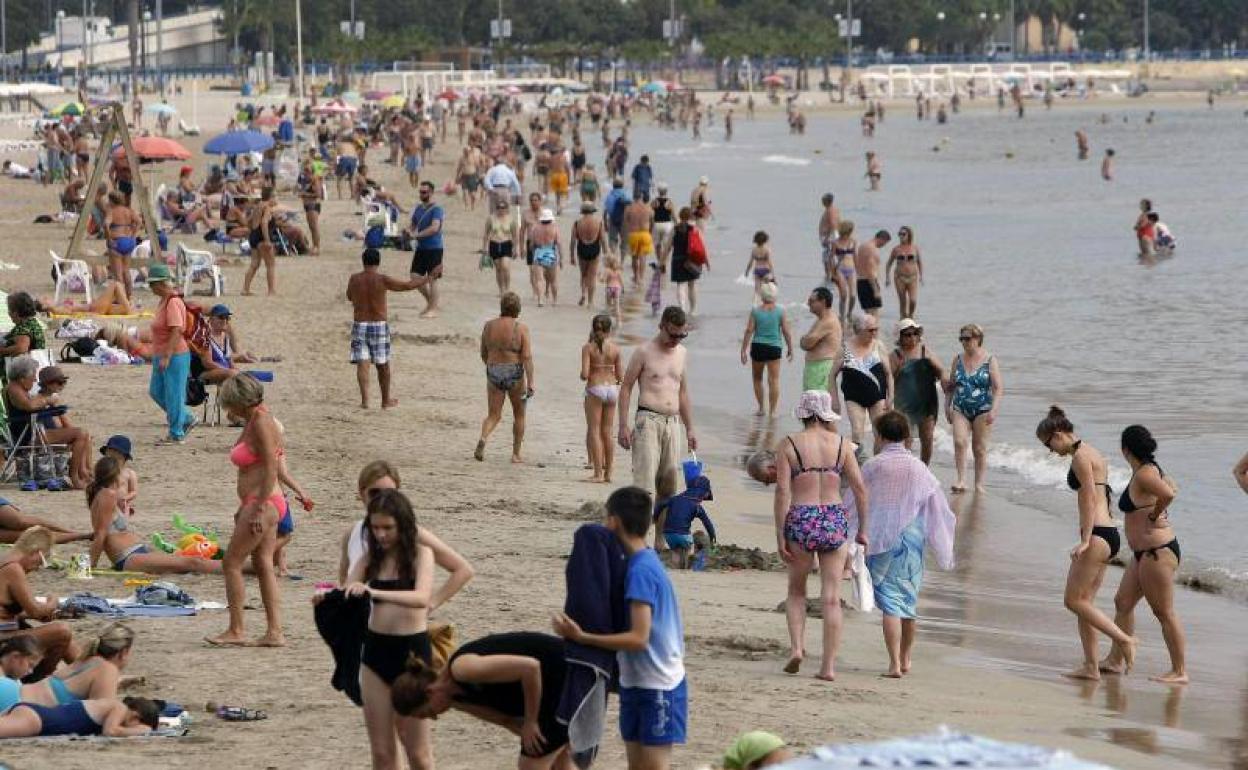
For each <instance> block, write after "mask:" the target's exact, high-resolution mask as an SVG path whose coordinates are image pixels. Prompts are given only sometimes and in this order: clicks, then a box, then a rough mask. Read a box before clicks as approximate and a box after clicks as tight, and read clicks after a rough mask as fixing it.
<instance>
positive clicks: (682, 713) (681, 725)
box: [553, 487, 689, 770]
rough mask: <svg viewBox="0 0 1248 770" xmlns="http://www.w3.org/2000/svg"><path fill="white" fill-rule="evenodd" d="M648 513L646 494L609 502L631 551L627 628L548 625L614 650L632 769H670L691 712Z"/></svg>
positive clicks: (679, 627)
mask: <svg viewBox="0 0 1248 770" xmlns="http://www.w3.org/2000/svg"><path fill="white" fill-rule="evenodd" d="M651 508H652V502H651V498H650V493H649V492H647V491H646V490H644V489H641V488H640V487H621V488H620V489H617V490H615V491H614V492H612V493H611V496H610V497H608V498H607V528H608V529H610V530H611V531H612V532H613V533H615V536H616V538H618V539H619V541H620V544H621V545H622V546H624V550H625V551H626V552H627V553H628V574H627V577H626V578H625V591H624V598H625V599H626V600H627V601H628V604H629V619H630V623H629V630H628V631H625V632H623V633H620V634H588V633H585V632H584V631H582V630H581V627H580V626H578V625H577V624H576V622H575V621H573V620H572V619H571V618H569V617H568V616H567V615H565V614H563V613H560V614H559V615H557V616H556V617H555V619H554V622H553V625H554V628H555V633H557V634H559V635H560V636H562V637H563V638H565V639H567V640H569V641H573V642H576V643H578V644H585V645H589V646H592V647H601V648H603V649H607V650H616V651H617V660H618V662H619V665H620V737H622V738H623V739H624V748H625V751H626V752H627V755H628V767H629V770H667V768H668V767H670V766H671V761H672V746H673V745H674V744H677V743H684V742H685V729H686V726H687V722H688V712H689V697H688V690H687V687H686V684H685V661H684V657H685V632H684V627H683V624H682V622H681V619H680V605H679V603H678V602H677V601H676V590H675V589H674V588H673V587H672V581H671V580H670V579H669V578H668V576H667V571H666V570H664V569H663V564H662V562H660V561H659V556H658V554H657V553H655V552H654V550H652V549H650V548H647V547H646V534H647V533H648V532H649V531H650V513H651Z"/></svg>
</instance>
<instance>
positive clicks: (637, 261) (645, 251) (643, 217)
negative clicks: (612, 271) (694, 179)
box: [624, 192, 654, 286]
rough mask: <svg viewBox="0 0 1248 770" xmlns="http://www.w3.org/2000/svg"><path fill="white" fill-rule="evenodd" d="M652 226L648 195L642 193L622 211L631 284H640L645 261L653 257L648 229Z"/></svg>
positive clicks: (652, 240) (651, 239)
mask: <svg viewBox="0 0 1248 770" xmlns="http://www.w3.org/2000/svg"><path fill="white" fill-rule="evenodd" d="M653 224H654V210H653V209H651V208H650V193H648V192H643V193H642V194H641V197H640V198H634V199H633V202H632V203H630V204H628V206H627V207H625V209H624V243H626V244H628V253H629V256H630V257H631V258H632V260H631V261H632V265H633V283H634V284H635V285H637V286H640V285H641V284H642V281H643V280H644V279H645V276H646V259H647V258H649V257H653V256H654V238H653V237H652V236H651V235H650V228H651V226H652V225H653Z"/></svg>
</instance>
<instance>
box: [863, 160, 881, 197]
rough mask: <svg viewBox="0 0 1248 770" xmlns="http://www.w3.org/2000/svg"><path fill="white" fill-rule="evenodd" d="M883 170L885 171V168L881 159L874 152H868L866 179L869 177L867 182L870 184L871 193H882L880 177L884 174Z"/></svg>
mask: <svg viewBox="0 0 1248 770" xmlns="http://www.w3.org/2000/svg"><path fill="white" fill-rule="evenodd" d="M883 170H884V167H883V165H882V164H881V163H880V159H879V158H877V157H876V155H875V153H874V152H872V151H870V150H868V151H867V173H866V177H867V181H868V182H869V183H870V190H871V192H879V191H880V177H881V176H882V174H883Z"/></svg>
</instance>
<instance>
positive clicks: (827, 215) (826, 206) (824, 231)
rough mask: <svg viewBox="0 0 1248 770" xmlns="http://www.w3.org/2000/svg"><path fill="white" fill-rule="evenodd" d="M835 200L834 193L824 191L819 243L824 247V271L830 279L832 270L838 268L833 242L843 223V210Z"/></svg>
mask: <svg viewBox="0 0 1248 770" xmlns="http://www.w3.org/2000/svg"><path fill="white" fill-rule="evenodd" d="M834 200H835V197H834V196H833V195H832V193H824V194H823V213H822V214H820V215H819V245H820V246H821V247H822V249H823V251H822V255H823V272H824V275H826V276H827V277H828V278H829V279H831V277H832V271H833V270H835V269H836V264H835V260H834V259H833V257H832V242H833V241H835V240H836V237H837V236H836V227H837V225H839V224H840V223H841V212H840V211H839V210H838V209H837V208H836V204H835V203H833V202H832V201H834Z"/></svg>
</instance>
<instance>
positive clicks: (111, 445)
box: [100, 435, 134, 460]
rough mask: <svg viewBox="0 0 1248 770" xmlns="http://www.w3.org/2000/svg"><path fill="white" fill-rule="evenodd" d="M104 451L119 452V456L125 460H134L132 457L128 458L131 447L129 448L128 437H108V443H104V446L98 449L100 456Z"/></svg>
mask: <svg viewBox="0 0 1248 770" xmlns="http://www.w3.org/2000/svg"><path fill="white" fill-rule="evenodd" d="M106 449H114V450H116V451H118V452H120V453H121V455H122V456H123V457H125V458H126V459H127V460H133V459H134V458H133V457H131V456H130V450H131V446H130V437H129V436H121V435H117V436H109V437H108V441H106V442H105V443H104V446H102V447H100V454H104V450H106Z"/></svg>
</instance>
